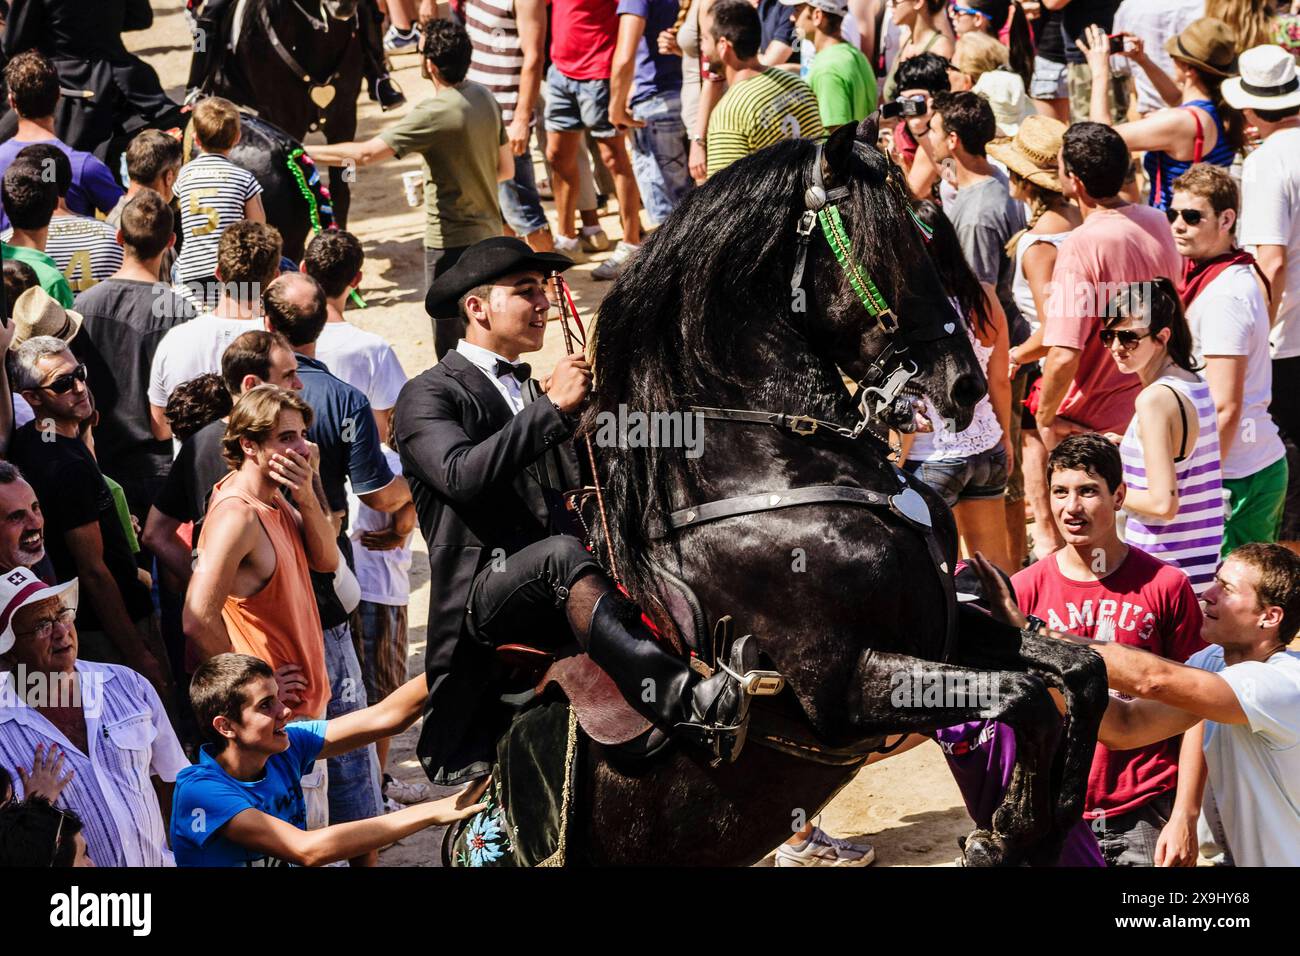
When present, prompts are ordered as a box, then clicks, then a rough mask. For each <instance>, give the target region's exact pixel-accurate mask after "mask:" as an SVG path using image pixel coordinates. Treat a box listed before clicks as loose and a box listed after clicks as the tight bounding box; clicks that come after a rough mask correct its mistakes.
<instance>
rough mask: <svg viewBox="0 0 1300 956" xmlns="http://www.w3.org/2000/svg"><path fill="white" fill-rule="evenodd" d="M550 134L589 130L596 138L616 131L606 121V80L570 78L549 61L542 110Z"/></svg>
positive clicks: (608, 135) (607, 88)
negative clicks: (544, 103)
mask: <svg viewBox="0 0 1300 956" xmlns="http://www.w3.org/2000/svg"><path fill="white" fill-rule="evenodd" d="M543 119H544V122H545V124H546V130H547V132H550V133H577V132H581V131H582V130H584V129H589V130H591V135H592V136H594V137H596V139H609V138H610V137H611V136H613V135H614V134H616V133H617V132H618V130H616V129H614V124H613V123H611V122H610V121H609V80H573V79H570V78H569V77H567V76H565V75H564V74H563V73H561V72H560V71H559V70H557V69H556V68H555V64H554V63H552V64H551V68H550V69H549V70H547V71H546V109H545V111H544V113H543Z"/></svg>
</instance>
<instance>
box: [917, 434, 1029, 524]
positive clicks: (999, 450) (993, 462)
mask: <svg viewBox="0 0 1300 956" xmlns="http://www.w3.org/2000/svg"><path fill="white" fill-rule="evenodd" d="M903 470H904V471H906V472H907V473H908V474H912V475H917V477H919V478H920V479H921V480H922V481H923V482H925V483H926V484H927V485H929V486H930V487H931V488H933V489H934V490H935V491H937V492H938V493H939V495H940V496H941V497H942V498H943V500H944V504H946V505H947V506H948V507H949V508H951V507H953V506H954V505H956V504H957V503H958V502H959V501H976V500H978V499H980V498H1001V497H1003V496H1004V495H1005V494H1006V493H1007V475H1008V468H1007V449H1006V446H1004V445H1002V444H1001V443H999V444H997V445H996V446H994V447H993V448H990V449H989V450H988V451H982V452H980V453H979V454H978V455H972V456H971V457H969V458H945V459H943V460H941V461H909V462H907V463H906V464H904V465H903Z"/></svg>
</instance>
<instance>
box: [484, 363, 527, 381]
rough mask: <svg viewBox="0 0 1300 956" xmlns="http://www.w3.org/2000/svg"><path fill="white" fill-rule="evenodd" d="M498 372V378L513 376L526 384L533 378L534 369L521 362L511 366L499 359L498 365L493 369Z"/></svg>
mask: <svg viewBox="0 0 1300 956" xmlns="http://www.w3.org/2000/svg"><path fill="white" fill-rule="evenodd" d="M492 370H493V371H494V372H496V375H497V378H500V377H501V376H502V375H513V376H514V377H515V378H517V379H519V381H521V382H526V381H528V380H529V379H530V378H532V377H533V367H532V366H531V365H529V364H528V363H527V362H520V363H519V364H518V365H511V364H510V363H509V362H507V361H506V360H505V359H497V364H496V365H495V366H493V369H492Z"/></svg>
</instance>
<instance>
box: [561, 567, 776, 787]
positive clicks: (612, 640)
mask: <svg viewBox="0 0 1300 956" xmlns="http://www.w3.org/2000/svg"><path fill="white" fill-rule="evenodd" d="M585 650H586V651H587V653H588V654H589V655H590V656H591V659H592V660H593V661H595V662H596V663H597V664H599V665H600V666H601V667H602V668H604V670H605V671H606V673H608V674H609V676H610V677H611V678H613V680H614V683H615V684H617V685H618V687H619V689H620V690H621V691H622V692H623V696H624V697H625V698H627V702H628V703H629V704H631V705H632V708H633V709H634V710H636V711H637V712H638V713H639V714H641V715H642V716H643V717H645V718H646V719H647V720H650V721H652V722H653V723H655V724H657V725H658V726H660V727H661V728H663V729H665V730H669V731H671V732H672V733H673V734H675V735H681V736H684V737H686V738H688V739H690V740H692V741H694V742H695V743H697V744H699V745H700V746H702V747H704V748H705V749H706V750H707V751H708V752H709V754H710V755H711V756H712V757H713V758H715V759H719V760H728V761H730V760H735V759H736V757H737V756H739V754H740V750H741V747H742V746H744V743H745V732H746V729H747V724H748V716H749V698H750V695H749V694H748V693H746V691H745V688H744V687H743V686H742V684H741V682H740V680H738V679H737V676H735V675H740V676H741V677H743V676H744V675H745V674H747V673H749V672H750V671H753V670H755V669H756V667H757V664H758V660H757V658H758V648H757V645H756V644H755V642H754V640H753V638H752V637H750V636H748V635H746V636H745V637H742V638H740V639H739V640H737V641H736V642H735V644H734V645H733V646H732V649H731V653H730V655H729V657H730V659H729V661H728V662H727V666H728V667H729V668H730V672H728V670H726V669H719V670H718V672H717V673H716V674H714V675H713V676H712V677H707V678H702V677H701V676H700V675H699V674H697V673H695V672H694V671H693V670H691V668H690V667H689V666H687V663H686V661H685V660H683V659H682V658H680V657H677V656H675V655H674V654H671V653H669V652H668V651H666V650H664V649H663V648H662V647H661V646H660V645H659V643H658V641H656V640H655V638H654V635H652V634H651V633H650V631H649V630H648V629H647V628H646V627H645V625H644V624H642V623H641V611H640V609H639V608H638V607H637V606H636V605H635V604H634V603H632V602H631V601H629V600H628V599H627V598H625V597H623V595H621V594H619V593H618V592H617V591H608V592H606V593H605V594H603V595H602V596H601V597H600V599H599V601H598V602H597V603H596V607H595V610H594V611H592V615H591V627H590V631H589V634H588V636H587V646H586V648H585Z"/></svg>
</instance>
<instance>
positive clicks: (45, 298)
mask: <svg viewBox="0 0 1300 956" xmlns="http://www.w3.org/2000/svg"><path fill="white" fill-rule="evenodd" d="M13 323H14V337H13V341H11V342H10V343H9V350H10V351H11V352H12V351H13V350H15V349H17V348H18V346H20V345H22V344H23V343H24V342H26V341H27V340H28V339H34V338H36V336H38V335H53V336H55V337H56V338H60V339H63V341H65V342H71V341H72V339H73V338H74V337H75V336H76V334H77V332H78V331H80V329H81V313H80V312H73V311H72V310H71V309H65V308H64V307H63V306H61V305H59V303H58V302H57V301H56V300H55V299H54V297H53V296H51V295H50V294H49V293H48V292H46V291H45V290H44V289H42V288H41V287H40V286H38V285H34V286H32V287H31V288H30V289H28V290H27V291H26V292H24V293H23V294H22V295H20V296H19V297H18V298H16V299H14V317H13Z"/></svg>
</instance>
